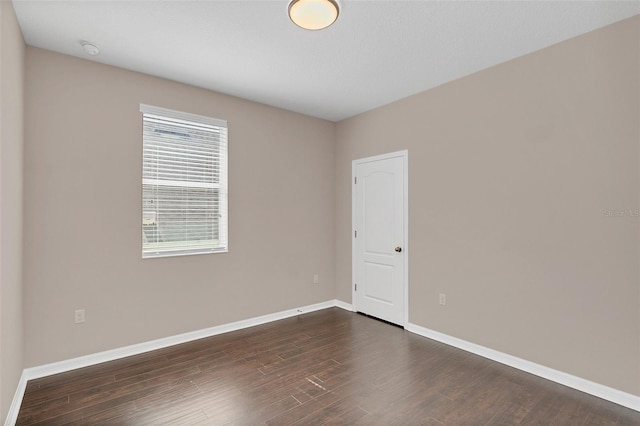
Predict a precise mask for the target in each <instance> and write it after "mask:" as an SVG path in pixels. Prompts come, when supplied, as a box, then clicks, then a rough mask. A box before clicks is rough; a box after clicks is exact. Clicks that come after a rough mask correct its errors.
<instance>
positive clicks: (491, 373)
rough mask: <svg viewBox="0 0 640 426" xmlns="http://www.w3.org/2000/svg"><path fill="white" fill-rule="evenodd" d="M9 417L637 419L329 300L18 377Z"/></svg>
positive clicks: (218, 421) (129, 420)
mask: <svg viewBox="0 0 640 426" xmlns="http://www.w3.org/2000/svg"><path fill="white" fill-rule="evenodd" d="M17 424H18V425H74V426H78V425H136V426H138V425H162V424H167V425H201V426H203V425H270V426H274V425H278V426H279V425H292V424H297V425H308V424H313V425H336V424H337V425H385V426H387V425H407V424H409V425H430V426H458V425H473V426H476V425H477V426H481V425H487V426H488V425H530V424H537V425H562V426H564V425H572V424H575V425H610V426H614V425H615V426H627V425H639V424H640V413H639V412H636V411H633V410H629V409H627V408H624V407H621V406H618V405H616V404H613V403H610V402H607V401H604V400H601V399H599V398H596V397H593V396H591V395H587V394H584V393H582V392H579V391H576V390H573V389H569V388H567V387H564V386H561V385H559V384H557V383H553V382H549V381H547V380H544V379H541V378H539V377H535V376H532V375H530V374H527V373H524V372H522V371H518V370H515V369H513V368H510V367H507V366H504V365H501V364H498V363H496V362H493V361H490V360H487V359H484V358H481V357H479V356H477V355H474V354H470V353H468V352H464V351H461V350H458V349H456V348H453V347H450V346H447V345H444V344H442V343H439V342H435V341H432V340H429V339H425V338H423V337H420V336H417V335H415V334H412V333H409V332H406V331H405V330H403V329H402V328H399V327H396V326H393V325H390V324H388V323H384V322H381V321H377V320H375V319H372V318H369V317H366V316H363V315H359V314H354V313H350V312H346V311H343V310H341V309H337V308H331V309H326V310H322V311H317V312H312V313H309V314H305V315H300V316H297V317H293V318H288V319H285V320H281V321H276V322H273V323H269V324H264V325H261V326H257V327H252V328H248V329H244V330H238V331H236V332H231V333H225V334H222V335H219V336H213V337H208V338H204V339H199V340H196V341H193V342H189V343H185V344H182V345H176V346H172V347H168V348H163V349H160V350H158V351H153V352H148V353H144V354H139V355H135V356H132V357H129V358H123V359H118V360H115V361H112V362H107V363H103V364H99V365H95V366H90V367H86V368H82V369H79V370H75V371H70V372H66V373H61V374H58V375H55V376H50V377H45V378H42V379H37V380H32V381H30V382H29V383H27V390H26V392H25V395H24V399H23V402H22V406H21V409H20V413H19V416H18V422H17Z"/></svg>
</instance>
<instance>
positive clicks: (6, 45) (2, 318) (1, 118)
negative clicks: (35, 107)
mask: <svg viewBox="0 0 640 426" xmlns="http://www.w3.org/2000/svg"><path fill="white" fill-rule="evenodd" d="M24 51H25V45H24V41H23V39H22V33H21V32H20V28H19V27H18V23H17V21H16V17H15V13H14V12H13V5H12V4H11V2H9V1H0V419H4V418H5V417H6V415H7V411H8V410H9V407H10V405H11V401H12V399H13V396H14V394H15V391H16V387H17V385H18V380H19V379H20V375H21V373H22V366H23V353H22V346H23V345H22V336H23V330H22V180H23V179H22V154H23V140H24V135H23V128H24V125H23V96H24V95H23V91H24Z"/></svg>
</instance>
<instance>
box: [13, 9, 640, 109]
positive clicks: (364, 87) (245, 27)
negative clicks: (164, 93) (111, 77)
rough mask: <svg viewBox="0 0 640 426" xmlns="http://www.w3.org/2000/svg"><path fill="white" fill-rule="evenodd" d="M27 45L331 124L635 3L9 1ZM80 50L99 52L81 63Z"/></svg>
mask: <svg viewBox="0 0 640 426" xmlns="http://www.w3.org/2000/svg"><path fill="white" fill-rule="evenodd" d="M13 4H14V7H15V11H16V14H17V16H18V21H19V24H20V27H21V28H22V32H23V34H24V38H25V41H26V43H27V44H29V45H32V46H37V47H41V48H44V49H49V50H53V51H56V52H60V53H64V54H67V55H72V56H77V57H81V58H85V59H89V60H92V61H97V62H102V63H105V64H110V65H115V66H118V67H122V68H127V69H130V70H134V71H139V72H143V73H146V74H151V75H155V76H160V77H164V78H168V79H171V80H176V81H180V82H184V83H188V84H191V85H195V86H199V87H203V88H207V89H211V90H214V91H216V92H222V93H226V94H230V95H234V96H239V97H241V98H245V99H250V100H253V101H257V102H261V103H265V104H268V105H273V106H276V107H280V108H284V109H287V110H291V111H297V112H300V113H303V114H307V115H311V116H315V117H320V118H324V119H327V120H332V121H339V120H342V119H344V118H348V117H351V116H354V115H357V114H359V113H361V112H364V111H367V110H370V109H373V108H375V107H378V106H381V105H384V104H387V103H389V102H392V101H395V100H398V99H401V98H404V97H406V96H409V95H412V94H415V93H419V92H422V91H424V90H427V89H430V88H432V87H435V86H438V85H441V84H443V83H446V82H448V81H451V80H454V79H457V78H460V77H463V76H465V75H469V74H471V73H474V72H477V71H479V70H482V69H484V68H487V67H490V66H492V65H496V64H498V63H501V62H504V61H507V60H509V59H512V58H515V57H518V56H521V55H524V54H527V53H529V52H533V51H535V50H539V49H542V48H544V47H546V46H549V45H552V44H555V43H558V42H560V41H562V40H566V39H568V38H571V37H574V36H576V35H579V34H582V33H585V32H588V31H591V30H594V29H596V28H599V27H603V26H605V25H608V24H610V23H613V22H616V21H619V20H622V19H624V18H627V17H630V16H633V15H637V14H640V1H464V2H463V1H426V0H424V1H397V0H396V1H392V0H387V1H372V0H369V1H349V0H342V9H341V13H340V16H339V18H338V21H337V22H336V23H335V24H334V25H332V26H331V27H329V28H327V29H325V30H321V31H305V30H302V29H300V28H298V27H296V26H295V25H294V24H292V23H291V22H290V21H289V18H288V17H287V13H286V11H287V5H288V0H278V1H276V0H258V1H241V0H240V1H238V0H236V1H214V0H208V1H183V0H173V1H143V0H127V1H98V0H75V1H60V0H45V1H33V0H13ZM80 40H88V41H91V42H93V43H95V44H97V45H98V46H99V47H100V50H101V52H100V54H99V55H98V56H96V57H89V56H87V55H86V54H85V53H84V51H83V49H82V47H81V45H80Z"/></svg>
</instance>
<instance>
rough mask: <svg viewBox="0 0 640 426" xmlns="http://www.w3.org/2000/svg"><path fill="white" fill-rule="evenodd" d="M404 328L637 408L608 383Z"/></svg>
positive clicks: (639, 399) (639, 403)
mask: <svg viewBox="0 0 640 426" xmlns="http://www.w3.org/2000/svg"><path fill="white" fill-rule="evenodd" d="M405 328H406V330H407V331H410V332H412V333H415V334H419V335H420V336H423V337H427V338H429V339H433V340H437V341H438V342H441V343H445V344H447V345H449V346H454V347H456V348H459V349H462V350H465V351H467V352H471V353H473V354H476V355H480V356H481V357H484V358H488V359H491V360H493V361H496V362H499V363H501V364H505V365H508V366H510V367H513V368H517V369H518V370H522V371H525V372H527V373H531V374H533V375H536V376H539V377H542V378H544V379H547V380H551V381H553V382H556V383H560V384H561V385H565V386H568V387H570V388H573V389H577V390H579V391H582V392H585V393H588V394H591V395H594V396H597V397H599V398H602V399H606V400H607V401H611V402H613V403H616V404H619V405H622V406H624V407H627V408H631V409H632V410H636V411H640V396H636V395H632V394H629V393H626V392H622V391H620V390H617V389H613V388H610V387H608V386H605V385H601V384H599V383H595V382H592V381H589V380H586V379H583V378H581V377H577V376H573V375H571V374H567V373H564V372H562V371H558V370H554V369H553V368H549V367H545V366H544V365H540V364H536V363H534V362H531V361H527V360H524V359H521V358H517V357H515V356H512V355H509V354H505V353H503V352H499V351H496V350H493V349H489V348H486V347H484V346H480V345H477V344H475V343H471V342H468V341H466V340H462V339H458V338H457V337H452V336H449V335H447V334H443V333H440V332H437V331H434V330H430V329H428V328H424V327H421V326H419V325H415V324H411V323H409V324H408V325H407V327H405Z"/></svg>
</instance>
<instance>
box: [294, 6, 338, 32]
mask: <svg viewBox="0 0 640 426" xmlns="http://www.w3.org/2000/svg"><path fill="white" fill-rule="evenodd" d="M339 13H340V7H339V6H338V2H337V1H336V0H291V3H289V18H291V21H293V23H294V24H296V25H297V26H299V27H300V28H304V29H305V30H321V29H323V28H327V27H328V26H329V25H331V24H333V23H334V22H335V21H336V19H338V14H339Z"/></svg>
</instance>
